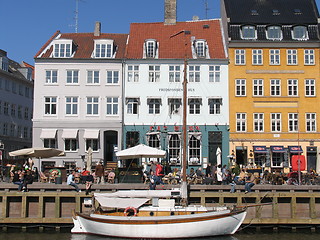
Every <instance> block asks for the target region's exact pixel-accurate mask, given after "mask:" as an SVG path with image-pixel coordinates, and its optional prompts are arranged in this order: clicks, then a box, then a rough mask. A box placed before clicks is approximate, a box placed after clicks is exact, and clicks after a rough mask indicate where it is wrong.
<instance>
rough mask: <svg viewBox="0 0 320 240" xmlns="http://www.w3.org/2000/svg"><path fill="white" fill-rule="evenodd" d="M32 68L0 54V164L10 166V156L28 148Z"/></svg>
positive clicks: (29, 139)
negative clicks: (17, 150)
mask: <svg viewBox="0 0 320 240" xmlns="http://www.w3.org/2000/svg"><path fill="white" fill-rule="evenodd" d="M32 112H33V66H31V65H29V64H27V63H24V62H23V63H21V64H19V63H17V62H15V61H13V60H11V59H9V58H8V57H7V52H5V51H4V50H0V160H4V161H5V162H2V161H1V164H0V165H2V164H6V163H9V162H8V161H9V160H8V159H10V157H9V152H10V151H13V150H16V149H20V148H26V147H31V145H32Z"/></svg>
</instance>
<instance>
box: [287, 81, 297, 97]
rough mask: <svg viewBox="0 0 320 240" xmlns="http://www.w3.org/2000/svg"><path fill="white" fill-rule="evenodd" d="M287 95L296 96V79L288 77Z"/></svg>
mask: <svg viewBox="0 0 320 240" xmlns="http://www.w3.org/2000/svg"><path fill="white" fill-rule="evenodd" d="M288 96H290V97H297V96H298V79H288Z"/></svg>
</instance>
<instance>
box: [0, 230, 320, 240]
mask: <svg viewBox="0 0 320 240" xmlns="http://www.w3.org/2000/svg"><path fill="white" fill-rule="evenodd" d="M8 239H10V240H121V239H120V238H106V237H100V236H93V235H79V234H70V233H69V232H65V233H62V232H60V233H57V232H46V231H45V232H44V233H39V232H34V233H30V232H26V233H25V232H20V231H14V232H6V233H3V232H0V240H8ZM208 239H210V240H317V239H320V232H318V231H317V232H315V233H311V232H310V230H305V231H304V230H302V231H301V230H297V231H296V232H291V231H284V232H280V231H279V232H272V231H267V232H259V233H257V232H256V231H255V230H252V231H250V230H249V231H248V230H247V231H245V232H240V233H236V234H235V235H233V236H225V237H211V238H199V240H208ZM193 240H195V239H193Z"/></svg>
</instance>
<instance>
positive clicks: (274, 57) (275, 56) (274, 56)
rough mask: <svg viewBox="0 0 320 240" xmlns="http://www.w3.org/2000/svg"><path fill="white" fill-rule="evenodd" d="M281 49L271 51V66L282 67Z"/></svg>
mask: <svg viewBox="0 0 320 240" xmlns="http://www.w3.org/2000/svg"><path fill="white" fill-rule="evenodd" d="M280 62H281V57H280V49H270V50H269V64H270V65H280Z"/></svg>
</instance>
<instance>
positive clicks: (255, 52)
mask: <svg viewBox="0 0 320 240" xmlns="http://www.w3.org/2000/svg"><path fill="white" fill-rule="evenodd" d="M252 65H263V50H262V49H252Z"/></svg>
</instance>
